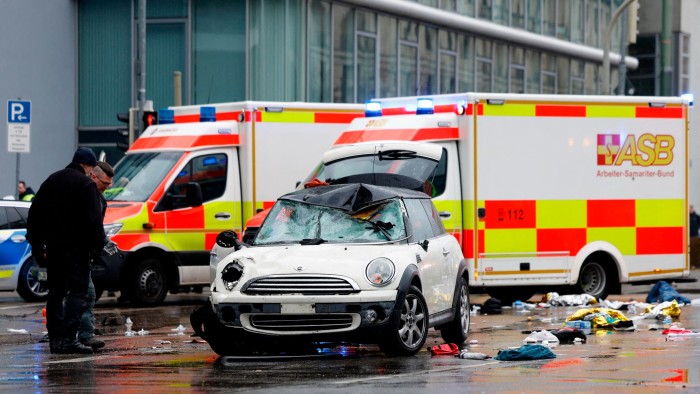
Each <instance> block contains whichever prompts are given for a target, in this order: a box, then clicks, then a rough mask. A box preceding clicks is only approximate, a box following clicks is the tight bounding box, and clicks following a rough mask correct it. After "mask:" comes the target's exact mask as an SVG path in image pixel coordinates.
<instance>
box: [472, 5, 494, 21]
mask: <svg viewBox="0 0 700 394" xmlns="http://www.w3.org/2000/svg"><path fill="white" fill-rule="evenodd" d="M476 8H477V11H476V12H477V16H478V18H479V19H484V20H487V21H490V20H491V19H492V17H493V14H492V11H493V0H479V1H478V2H477V3H476Z"/></svg>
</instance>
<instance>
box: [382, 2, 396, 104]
mask: <svg viewBox="0 0 700 394" xmlns="http://www.w3.org/2000/svg"><path fill="white" fill-rule="evenodd" d="M396 27H397V22H396V19H395V18H391V17H388V16H384V15H379V97H396V96H398V89H397V86H398V81H399V74H398V45H399V44H398V37H397V33H396Z"/></svg>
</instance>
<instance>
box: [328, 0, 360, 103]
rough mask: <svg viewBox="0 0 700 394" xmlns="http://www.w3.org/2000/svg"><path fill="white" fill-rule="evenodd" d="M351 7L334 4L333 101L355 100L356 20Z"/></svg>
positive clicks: (347, 101) (349, 101) (345, 101)
mask: <svg viewBox="0 0 700 394" xmlns="http://www.w3.org/2000/svg"><path fill="white" fill-rule="evenodd" d="M353 15H354V13H353V12H352V9H350V8H349V7H345V6H343V5H340V4H337V3H334V4H333V102H335V103H352V102H354V99H355V97H354V91H355V86H354V85H355V75H354V63H355V56H354V55H355V54H354V49H355V42H354V38H355V20H354V18H353Z"/></svg>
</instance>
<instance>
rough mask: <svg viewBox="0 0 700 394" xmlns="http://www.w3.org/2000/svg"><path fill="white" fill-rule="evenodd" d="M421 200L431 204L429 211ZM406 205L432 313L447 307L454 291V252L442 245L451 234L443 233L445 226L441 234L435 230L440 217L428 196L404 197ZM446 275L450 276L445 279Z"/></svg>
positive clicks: (427, 301)
mask: <svg viewBox="0 0 700 394" xmlns="http://www.w3.org/2000/svg"><path fill="white" fill-rule="evenodd" d="M423 201H424V202H425V204H427V205H428V206H429V207H430V208H431V210H430V213H428V212H426V208H425V207H426V205H424V203H423ZM405 205H406V211H407V212H408V216H409V220H410V224H411V236H412V238H411V244H412V247H413V249H414V251H415V253H416V256H417V260H418V261H419V263H418V267H419V271H420V277H421V282H422V284H423V297H425V301H426V303H427V304H428V311H429V312H430V314H434V313H436V312H440V311H443V310H445V309H448V308H450V307H451V306H452V298H453V297H454V291H450V290H453V288H454V275H451V272H452V271H454V269H450V265H451V263H450V261H451V259H452V256H450V255H451V254H452V255H454V252H453V251H451V250H449V249H446V248H445V246H446V244H445V238H446V237H450V235H448V234H446V233H445V230H444V228H442V233H441V234H440V233H436V231H435V230H436V228H437V227H438V223H439V222H440V220H439V216H438V213H437V211H436V210H434V207H433V204H432V202H431V201H430V200H428V199H423V200H421V199H406V200H405ZM433 211H434V213H433ZM433 215H434V217H435V218H433ZM440 226H441V225H440ZM449 277H452V278H453V279H452V280H448V278H449Z"/></svg>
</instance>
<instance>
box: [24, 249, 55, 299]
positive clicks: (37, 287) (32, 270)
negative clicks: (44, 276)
mask: <svg viewBox="0 0 700 394" xmlns="http://www.w3.org/2000/svg"><path fill="white" fill-rule="evenodd" d="M38 269H39V266H38V265H37V264H36V261H34V259H33V258H29V259H28V260H27V261H26V262H25V263H24V265H23V266H22V269H21V270H20V272H19V277H18V278H17V293H18V294H19V295H20V297H22V298H24V299H25V300H26V301H45V300H46V298H47V297H48V295H49V287H48V284H47V283H46V282H39V274H38Z"/></svg>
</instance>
